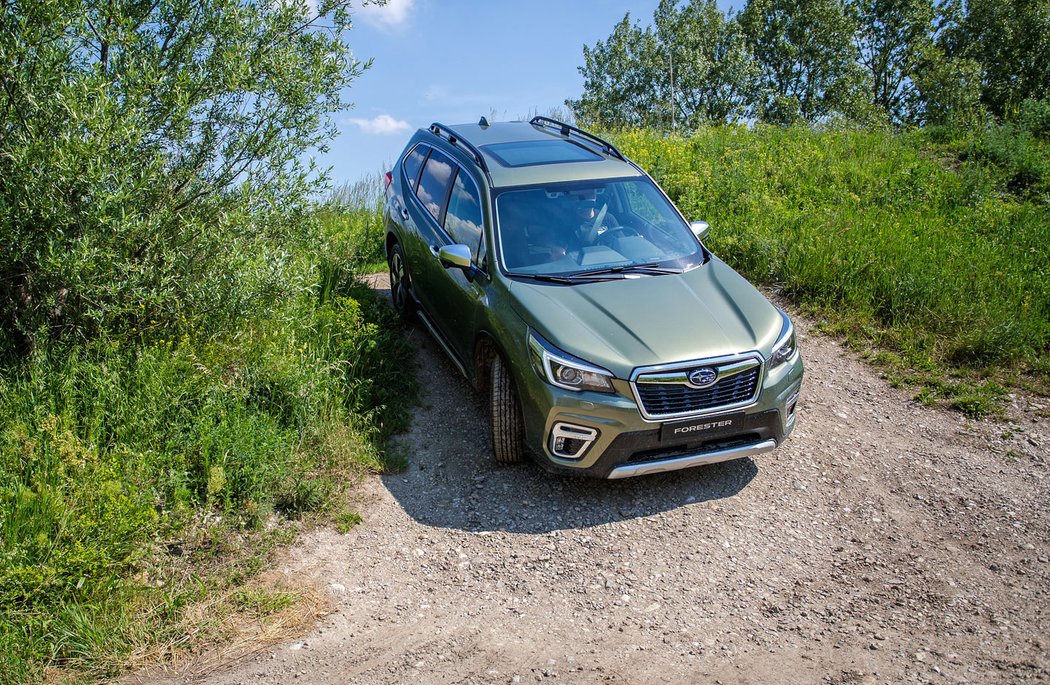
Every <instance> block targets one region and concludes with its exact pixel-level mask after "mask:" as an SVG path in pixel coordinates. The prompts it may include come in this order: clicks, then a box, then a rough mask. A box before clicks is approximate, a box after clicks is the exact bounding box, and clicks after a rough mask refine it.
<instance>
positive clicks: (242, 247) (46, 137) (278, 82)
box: [0, 0, 366, 353]
mask: <svg viewBox="0 0 1050 685" xmlns="http://www.w3.org/2000/svg"><path fill="white" fill-rule="evenodd" d="M320 9H321V14H322V15H323V19H320V18H319V17H318V16H316V15H312V14H310V13H309V10H308V7H307V3H306V2H304V1H303V0H298V1H292V0H285V1H284V2H272V1H270V0H258V1H250V0H152V1H143V0H32V1H31V2H23V1H21V0H0V233H2V235H3V239H2V240H0V331H2V333H0V345H2V346H3V347H5V348H6V349H8V350H11V349H17V350H19V351H21V352H22V353H25V352H28V351H29V350H30V349H31V348H32V347H33V345H34V343H35V342H38V341H39V340H40V339H41V337H42V336H49V337H66V336H76V337H88V336H92V335H95V334H96V333H98V332H100V331H104V330H110V331H118V332H121V333H131V334H136V335H141V334H143V332H144V331H148V330H150V329H152V328H158V329H159V328H161V327H162V326H165V325H168V326H169V327H170V325H171V324H173V323H175V322H178V321H182V320H183V319H184V318H186V317H189V318H190V319H193V318H200V317H205V318H206V317H218V316H227V317H236V316H238V315H239V314H240V313H242V312H244V311H247V310H248V309H250V307H252V306H253V303H255V302H257V301H258V300H259V298H261V297H265V296H266V294H267V293H268V292H273V291H274V289H277V288H280V287H283V286H282V285H281V264H282V260H283V259H284V257H283V255H284V254H285V252H286V249H285V247H283V245H285V244H287V242H288V241H290V240H294V239H296V238H297V236H298V235H299V233H298V225H299V222H298V221H297V220H296V215H297V213H298V212H299V211H300V210H301V209H302V207H303V203H304V201H305V198H306V197H307V195H308V194H309V192H310V191H311V189H312V188H314V187H316V185H317V184H318V183H319V182H321V181H323V175H321V174H317V173H316V170H315V169H313V168H312V166H311V164H310V163H309V162H306V161H304V153H305V152H306V151H307V150H309V149H311V148H316V147H323V146H324V144H325V141H327V140H328V139H330V137H331V136H332V135H333V134H334V129H333V124H332V122H331V120H330V115H331V114H332V113H333V112H335V111H337V110H340V109H342V108H343V107H344V106H345V103H344V102H343V100H342V97H341V95H340V91H341V90H342V89H343V88H344V87H345V86H346V85H347V84H348V83H349V82H350V81H351V80H352V79H353V78H354V77H356V76H357V75H358V74H359V73H360V72H361V69H362V68H364V67H365V66H366V65H363V64H361V63H359V62H358V61H357V60H355V59H354V58H353V56H352V55H351V54H350V52H349V49H348V46H347V45H346V43H345V42H344V40H343V36H342V32H343V30H344V29H346V28H348V27H349V24H350V17H349V12H348V9H347V7H346V4H345V3H342V2H331V1H329V2H324V3H322V6H321V8H320ZM5 336H6V340H4V339H3V338H4V337H5ZM0 352H2V350H0Z"/></svg>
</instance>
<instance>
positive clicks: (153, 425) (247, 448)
mask: <svg viewBox="0 0 1050 685" xmlns="http://www.w3.org/2000/svg"><path fill="white" fill-rule="evenodd" d="M366 219H367V220H368V221H371V222H373V223H374V222H376V221H378V220H379V218H378V215H377V214H376V212H375V211H374V210H371V211H365V212H363V213H362V214H361V220H362V221H364V220H366ZM312 225H313V226H314V229H315V230H314V231H313V233H312V236H313V240H311V241H309V243H306V244H311V245H313V248H312V249H310V250H308V251H307V250H300V251H299V252H297V253H295V254H292V255H289V258H288V262H287V263H286V264H284V265H283V266H282V267H281V268H282V274H283V278H284V288H283V290H281V291H279V292H274V293H272V294H271V295H270V296H269V297H268V298H266V299H264V300H260V301H259V302H258V303H257V307H256V309H255V311H254V313H253V314H252V315H251V316H248V317H246V318H243V319H241V320H240V323H239V324H237V325H234V326H232V327H231V326H224V327H219V328H211V327H209V326H207V325H203V324H198V325H194V324H193V323H192V322H186V324H185V325H183V326H180V327H173V326H159V325H158V326H157V327H155V328H154V329H151V330H148V331H127V333H126V335H123V336H119V335H109V336H104V337H102V338H100V339H97V340H95V341H91V342H87V343H82V344H65V345H60V344H54V345H49V346H43V347H41V348H40V349H38V350H37V351H36V352H35V353H34V354H33V356H32V357H31V358H29V359H26V360H22V361H21V362H19V363H12V364H9V365H7V366H5V367H3V369H2V371H0V683H15V682H34V681H38V680H41V679H44V678H45V677H49V678H56V677H57V674H60V673H65V674H67V675H70V674H72V675H73V676H74V679H80V678H86V679H88V680H94V679H98V678H106V677H107V676H111V675H113V674H114V673H117V672H119V671H120V670H121V669H122V668H124V667H125V666H126V665H127V664H129V663H133V662H134V661H135V659H136V658H141V657H142V655H144V654H146V655H149V654H152V655H154V656H156V655H158V654H160V653H162V652H163V651H164V649H166V648H167V646H169V645H175V644H183V645H184V646H185V645H187V644H190V645H192V644H193V641H194V640H197V639H200V637H201V636H207V635H209V631H210V630H212V629H216V630H218V629H221V627H220V626H218V624H220V623H221V620H218V621H216V625H212V624H210V623H209V621H212V620H215V619H218V618H219V617H221V616H222V615H223V614H224V613H225V614H229V613H234V612H238V611H242V612H243V611H249V612H250V613H252V615H253V616H255V615H256V614H259V612H260V611H262V610H261V609H260V606H263V607H264V608H265V607H270V608H271V609H272V608H273V607H274V606H277V605H284V604H287V602H288V601H289V598H288V597H285V596H283V595H281V596H277V597H276V599H274V597H270V598H269V600H273V601H269V600H267V601H262V600H259V595H258V591H257V590H251V591H248V590H239V588H242V587H243V586H244V584H245V583H246V582H247V581H248V580H249V579H250V577H251V576H252V574H253V573H254V571H255V570H257V569H258V568H259V567H260V566H261V564H262V561H263V560H264V558H265V555H266V554H267V551H268V550H269V549H271V548H272V546H273V544H274V543H275V542H277V541H279V540H284V539H287V538H288V535H289V534H290V533H291V532H292V531H294V529H295V528H296V526H297V525H299V522H300V521H302V520H304V518H305V519H307V520H309V519H310V518H311V517H315V516H317V515H318V514H320V515H324V516H326V517H330V518H334V519H335V520H336V521H343V522H345V523H346V524H347V525H352V523H353V522H354V521H356V520H360V519H359V518H357V514H356V513H355V512H352V511H349V510H347V509H346V505H345V503H344V501H343V499H341V498H340V493H342V491H343V490H344V487H345V485H346V484H347V483H351V482H353V481H354V480H355V479H357V478H358V477H360V475H361V474H362V473H363V472H365V471H367V470H382V469H384V468H387V467H388V466H389V464H390V461H391V459H390V457H388V456H387V455H386V453H385V440H386V437H387V436H388V435H389V434H390V433H391V432H393V431H394V430H396V429H398V428H399V427H400V426H402V425H403V424H404V422H405V419H406V413H405V412H406V403H407V402H410V401H411V396H412V392H411V390H412V383H413V381H412V380H411V379H406V377H405V376H404V373H403V369H404V368H405V366H406V364H407V361H406V360H407V356H406V355H407V350H406V348H405V343H404V342H403V340H402V339H401V337H400V335H399V334H398V333H397V330H396V329H397V324H396V322H395V321H394V320H393V319H392V314H391V313H390V312H389V308H388V307H387V306H386V305H385V304H383V303H381V302H379V301H377V298H376V296H375V294H374V293H372V292H371V291H370V290H369V289H368V288H366V287H363V286H360V285H357V284H355V283H354V281H353V263H351V260H350V257H349V256H348V255H349V253H352V252H354V251H355V249H354V248H352V244H353V243H354V242H355V241H356V240H359V239H360V238H359V236H358V235H357V234H356V233H354V232H352V231H349V229H348V228H347V226H346V225H344V224H343V223H340V222H333V221H331V220H327V221H325V222H319V221H313V222H312ZM355 225H356V224H355ZM246 592H247V593H248V594H245V593H246ZM252 593H255V594H252ZM263 594H264V595H265V592H264V593H263ZM245 597H248V598H249V599H251V600H252V601H250V602H249V601H246V600H245V599H244V598H245ZM264 599H265V597H264ZM277 600H279V601H277ZM204 601H206V602H207V603H208V604H209V610H208V611H207V612H204V613H206V614H207V615H208V617H209V621H205V622H204V623H201V622H199V618H200V615H201V612H200V611H199V610H197V609H194V607H195V606H198V607H199V605H200V603H201V602H204ZM275 601H276V605H275V604H274V602H275ZM194 616H196V617H197V618H196V619H195V618H193V617H194ZM191 635H195V636H196V637H193V638H191V637H190V636H191Z"/></svg>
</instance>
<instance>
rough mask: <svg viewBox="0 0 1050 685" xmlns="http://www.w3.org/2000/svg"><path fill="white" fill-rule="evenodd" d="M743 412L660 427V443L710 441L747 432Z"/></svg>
mask: <svg viewBox="0 0 1050 685" xmlns="http://www.w3.org/2000/svg"><path fill="white" fill-rule="evenodd" d="M745 417H746V415H745V414H744V413H743V412H739V413H736V414H722V415H720V416H703V417H700V418H696V419H687V420H685V421H674V422H672V423H664V424H661V425H660V442H687V441H694V440H708V439H711V438H719V437H722V436H724V435H731V434H733V433H739V432H742V431H743V430H745V428H746V424H747V421H746V420H745Z"/></svg>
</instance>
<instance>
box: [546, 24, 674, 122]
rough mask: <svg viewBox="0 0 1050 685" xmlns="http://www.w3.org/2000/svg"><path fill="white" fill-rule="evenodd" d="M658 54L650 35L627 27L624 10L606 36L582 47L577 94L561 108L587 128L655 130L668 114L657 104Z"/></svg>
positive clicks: (658, 91) (654, 38) (658, 92)
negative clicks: (581, 79)
mask: <svg viewBox="0 0 1050 685" xmlns="http://www.w3.org/2000/svg"><path fill="white" fill-rule="evenodd" d="M658 54H659V48H658V46H657V38H656V35H655V34H654V33H653V31H652V30H651V29H645V30H643V29H642V28H641V27H640V26H638V25H637V24H632V23H631V15H630V12H628V13H627V14H625V15H624V17H623V19H621V20H620V21H619V22H618V23H617V24H616V26H615V27H613V32H612V34H611V35H610V36H609V37H608V38H606V39H605V40H604V41H599V42H598V43H595V45H594V47H590V48H589V47H587V46H586V45H585V46H584V47H583V62H584V63H583V66H581V67H580V68H579V71H580V73H581V74H582V75H583V76H584V79H585V80H584V84H583V95H581V96H580V98H579V99H578V100H566V101H565V104H566V106H567V107H569V109H571V110H572V112H573V115H574V116H575V117H576V118H577V119H578V120H579V121H581V122H583V123H585V124H587V125H591V126H606V127H649V126H658V122H659V120H660V118H661V115H662V116H663V118H664V119H665V121H666V120H667V117H668V115H669V110H668V108H667V106H666V105H664V104H663V103H662V102H661V92H660V86H659V83H660V81H661V78H662V75H661V73H660V72H661V71H662V68H663V66H662V64H661V63H660V61H659V60H658V58H657V55H658Z"/></svg>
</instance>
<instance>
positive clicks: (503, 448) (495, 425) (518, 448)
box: [489, 355, 525, 464]
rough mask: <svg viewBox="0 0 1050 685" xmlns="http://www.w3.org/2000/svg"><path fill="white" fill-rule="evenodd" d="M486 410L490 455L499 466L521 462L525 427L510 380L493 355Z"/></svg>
mask: <svg viewBox="0 0 1050 685" xmlns="http://www.w3.org/2000/svg"><path fill="white" fill-rule="evenodd" d="M489 410H490V416H491V418H492V454H493V455H494V456H495V457H496V461H498V462H499V463H501V464H518V463H521V462H522V461H524V460H525V425H524V423H523V422H522V418H521V405H520V404H519V403H518V393H517V392H516V390H515V388H514V380H513V379H512V378H511V376H510V370H509V369H508V368H507V366H506V364H504V363H503V359H502V358H501V357H500V356H499V355H496V356H495V357H494V358H493V359H492V366H490V367H489Z"/></svg>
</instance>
